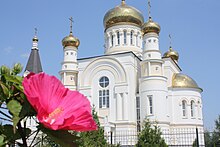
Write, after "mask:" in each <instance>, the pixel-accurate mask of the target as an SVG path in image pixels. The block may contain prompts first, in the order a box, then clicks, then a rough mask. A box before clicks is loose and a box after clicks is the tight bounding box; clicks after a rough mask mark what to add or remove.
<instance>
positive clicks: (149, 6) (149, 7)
mask: <svg viewBox="0 0 220 147" xmlns="http://www.w3.org/2000/svg"><path fill="white" fill-rule="evenodd" d="M150 9H151V5H150V0H148V16H149V18H151V14H150V13H151V12H150Z"/></svg>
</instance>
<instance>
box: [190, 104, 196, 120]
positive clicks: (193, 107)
mask: <svg viewBox="0 0 220 147" xmlns="http://www.w3.org/2000/svg"><path fill="white" fill-rule="evenodd" d="M190 109H191V117H195V102H194V101H191V103H190Z"/></svg>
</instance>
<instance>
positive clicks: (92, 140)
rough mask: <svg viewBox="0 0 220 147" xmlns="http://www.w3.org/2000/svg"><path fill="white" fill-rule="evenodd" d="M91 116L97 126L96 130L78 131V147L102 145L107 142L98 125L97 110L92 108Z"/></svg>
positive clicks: (102, 146) (98, 146) (106, 144)
mask: <svg viewBox="0 0 220 147" xmlns="http://www.w3.org/2000/svg"><path fill="white" fill-rule="evenodd" d="M92 114H93V118H94V120H95V121H96V124H97V126H98V130H97V131H89V132H82V133H80V135H79V136H80V140H79V147H104V146H108V143H107V141H106V139H105V136H104V130H103V128H102V127H100V122H99V119H98V115H97V112H95V109H94V108H93V109H92Z"/></svg>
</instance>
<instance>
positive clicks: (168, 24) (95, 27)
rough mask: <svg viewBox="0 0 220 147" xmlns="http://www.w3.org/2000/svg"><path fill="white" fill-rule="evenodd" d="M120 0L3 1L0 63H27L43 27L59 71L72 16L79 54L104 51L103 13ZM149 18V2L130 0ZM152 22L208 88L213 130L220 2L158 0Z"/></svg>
mask: <svg viewBox="0 0 220 147" xmlns="http://www.w3.org/2000/svg"><path fill="white" fill-rule="evenodd" d="M120 3H121V1H120V0H112V1H110V0H92V1H82V0H62V1H54V0H53V1H52V0H38V1H33V0H22V1H11V0H7V1H6V0H2V1H1V2H0V18H1V20H0V65H3V64H5V65H8V66H12V65H13V64H14V63H16V62H20V63H22V64H23V65H26V62H27V59H28V56H29V53H30V50H31V46H32V38H33V36H34V28H35V27H37V28H38V38H39V50H40V56H41V62H42V66H43V69H44V71H45V72H46V73H49V74H52V75H56V76H57V77H59V75H58V71H59V70H60V69H61V65H60V63H61V61H62V59H63V52H62V50H63V49H62V44H61V40H62V39H63V38H64V37H65V36H66V35H68V34H69V21H68V18H69V17H71V16H72V17H73V19H74V22H75V23H74V25H73V34H74V35H75V36H76V37H78V38H79V39H80V42H81V45H80V46H79V51H78V56H79V58H82V57H91V56H94V55H102V54H103V52H104V48H103V45H104V35H103V34H104V28H103V17H104V15H105V13H106V12H107V11H108V10H109V9H111V8H113V7H115V6H116V5H119V4H120ZM126 3H127V4H128V5H131V6H134V7H136V8H137V9H139V10H140V11H141V12H142V13H143V15H144V16H145V20H146V18H147V0H126ZM151 6H152V9H151V14H152V17H153V20H154V21H156V22H158V23H159V24H160V26H161V29H162V30H161V33H160V49H161V51H162V53H164V52H165V51H167V50H168V47H169V38H168V36H169V34H171V35H172V46H173V48H174V49H175V50H176V51H178V52H179V54H180V59H179V65H180V67H181V69H182V72H183V73H185V74H188V75H190V76H191V77H192V78H193V79H194V80H196V81H197V83H198V85H199V86H200V87H202V88H203V90H204V92H203V93H202V96H203V114H204V123H205V128H208V129H212V128H213V127H214V120H215V119H216V118H217V117H218V115H219V114H220V107H219V106H220V96H219V94H218V92H219V90H220V89H219V85H218V84H219V83H220V78H219V73H220V68H219V63H220V62H219V61H218V59H219V53H220V47H219V46H220V45H219V43H220V37H219V34H220V29H219V27H220V19H219V14H220V9H219V8H220V1H219V0H154V1H152V2H151Z"/></svg>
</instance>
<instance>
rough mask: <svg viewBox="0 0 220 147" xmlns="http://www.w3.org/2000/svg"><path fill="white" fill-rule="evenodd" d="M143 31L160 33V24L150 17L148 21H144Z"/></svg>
mask: <svg viewBox="0 0 220 147" xmlns="http://www.w3.org/2000/svg"><path fill="white" fill-rule="evenodd" d="M142 31H143V33H144V34H147V33H152V32H154V33H157V34H159V33H160V25H159V24H158V23H156V22H154V21H153V20H152V18H151V17H150V18H149V20H148V21H147V22H146V23H144V25H143V26H142Z"/></svg>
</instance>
